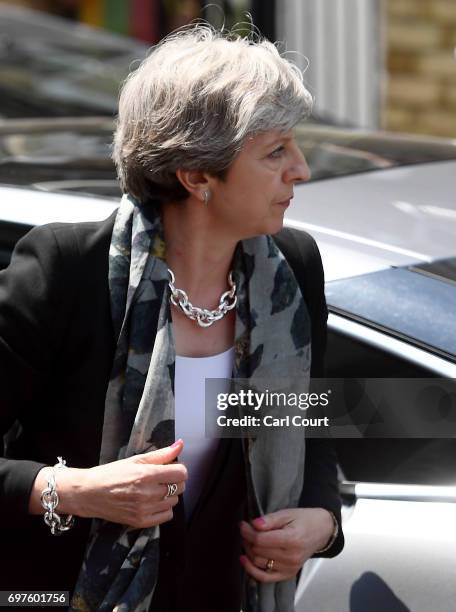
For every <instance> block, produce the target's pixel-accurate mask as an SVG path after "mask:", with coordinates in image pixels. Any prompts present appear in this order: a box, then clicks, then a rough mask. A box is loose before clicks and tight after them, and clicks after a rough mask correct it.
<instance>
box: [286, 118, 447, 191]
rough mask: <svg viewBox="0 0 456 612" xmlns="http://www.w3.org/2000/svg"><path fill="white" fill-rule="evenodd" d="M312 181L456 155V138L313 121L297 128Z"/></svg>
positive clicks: (443, 158)
mask: <svg viewBox="0 0 456 612" xmlns="http://www.w3.org/2000/svg"><path fill="white" fill-rule="evenodd" d="M295 135H296V139H297V142H298V145H299V147H300V149H301V151H302V152H303V154H304V156H305V158H306V160H307V163H308V164H309V167H310V170H311V173H312V178H311V180H312V181H316V180H321V179H328V178H333V177H336V176H344V175H350V174H357V173H359V172H366V171H372V170H382V169H385V168H392V167H397V166H406V165H410V164H420V163H429V162H435V161H444V160H450V159H456V140H451V139H443V138H432V137H425V136H411V135H405V134H393V133H387V132H369V131H364V130H353V129H350V130H348V129H341V128H336V127H329V126H323V125H317V124H315V123H312V122H311V121H309V122H306V123H302V124H300V125H299V126H297V128H296V129H295Z"/></svg>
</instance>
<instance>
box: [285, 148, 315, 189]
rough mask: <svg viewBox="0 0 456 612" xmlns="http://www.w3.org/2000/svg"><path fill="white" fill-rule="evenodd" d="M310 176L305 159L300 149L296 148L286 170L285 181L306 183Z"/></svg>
mask: <svg viewBox="0 0 456 612" xmlns="http://www.w3.org/2000/svg"><path fill="white" fill-rule="evenodd" d="M310 175H311V173H310V168H309V166H308V165H307V162H306V159H305V157H304V155H303V154H302V153H301V151H300V149H299V148H298V147H296V154H295V156H294V157H293V159H292V160H291V163H290V166H289V167H288V168H287V170H286V181H287V182H288V181H289V182H294V183H297V182H306V181H308V180H310Z"/></svg>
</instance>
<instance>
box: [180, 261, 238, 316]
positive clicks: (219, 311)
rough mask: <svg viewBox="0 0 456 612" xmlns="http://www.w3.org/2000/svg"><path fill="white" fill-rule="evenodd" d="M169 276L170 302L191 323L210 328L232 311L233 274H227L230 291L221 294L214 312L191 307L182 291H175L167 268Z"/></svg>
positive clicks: (234, 300)
mask: <svg viewBox="0 0 456 612" xmlns="http://www.w3.org/2000/svg"><path fill="white" fill-rule="evenodd" d="M168 272H169V276H170V278H171V280H170V281H169V283H168V286H169V288H170V289H171V296H170V298H169V299H170V301H171V304H174V306H178V307H179V308H180V309H181V310H182V312H183V313H184V314H185V315H186V316H187V317H188V318H189V319H192V320H193V321H196V322H197V323H198V325H199V326H200V327H210V326H211V325H212V324H213V323H215V322H216V321H220V319H223V317H224V316H225V315H226V313H227V312H229V311H230V310H232V309H233V308H234V307H235V306H236V302H237V295H236V284H235V283H234V281H233V272H232V271H231V272H230V273H229V274H228V284H229V286H230V289H229V290H228V291H225V293H222V295H221V297H220V300H219V305H218V306H217V308H215V309H214V310H208V309H207V308H198V306H193V304H192V303H191V302H190V301H189V299H188V295H187V294H186V293H185V291H184V290H183V289H177V288H176V287H175V286H174V282H175V280H176V279H175V277H174V274H173V271H172V270H170V269H169V268H168Z"/></svg>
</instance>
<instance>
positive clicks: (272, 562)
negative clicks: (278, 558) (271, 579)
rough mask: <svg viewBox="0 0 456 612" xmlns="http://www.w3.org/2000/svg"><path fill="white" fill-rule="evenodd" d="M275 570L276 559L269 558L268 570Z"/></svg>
mask: <svg viewBox="0 0 456 612" xmlns="http://www.w3.org/2000/svg"><path fill="white" fill-rule="evenodd" d="M273 570H274V559H268V562H267V563H266V571H267V572H272V571H273Z"/></svg>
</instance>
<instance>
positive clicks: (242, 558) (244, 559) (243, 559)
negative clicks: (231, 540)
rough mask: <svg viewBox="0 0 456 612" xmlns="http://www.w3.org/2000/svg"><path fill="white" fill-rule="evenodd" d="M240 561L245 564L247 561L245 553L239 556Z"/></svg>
mask: <svg viewBox="0 0 456 612" xmlns="http://www.w3.org/2000/svg"><path fill="white" fill-rule="evenodd" d="M239 561H240V562H241V563H242V564H243V565H244V563H245V562H246V561H247V557H246V556H245V555H241V556H240V557H239Z"/></svg>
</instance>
